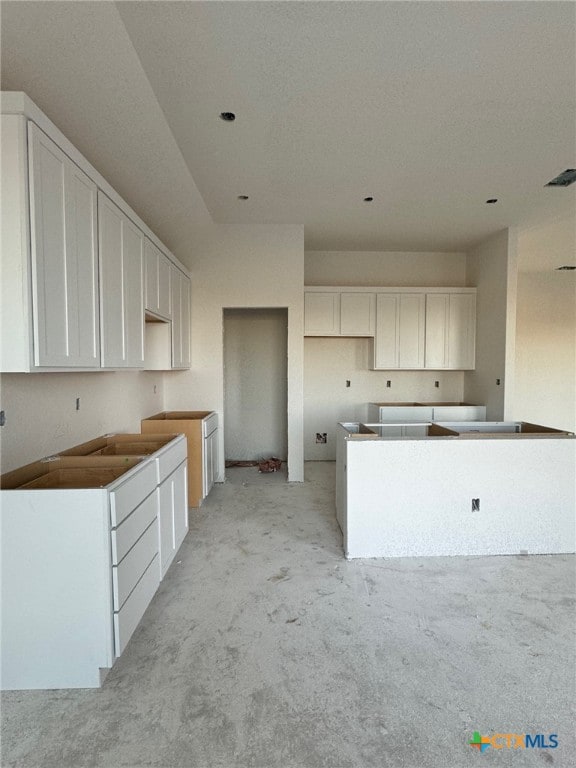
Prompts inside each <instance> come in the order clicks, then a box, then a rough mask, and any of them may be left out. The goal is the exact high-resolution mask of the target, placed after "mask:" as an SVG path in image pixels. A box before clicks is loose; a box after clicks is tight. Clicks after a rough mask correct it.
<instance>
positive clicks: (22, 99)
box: [0, 91, 190, 277]
mask: <svg viewBox="0 0 576 768" xmlns="http://www.w3.org/2000/svg"><path fill="white" fill-rule="evenodd" d="M0 98H1V113H2V114H3V115H23V116H24V117H26V118H27V119H28V120H32V122H34V123H36V125H37V126H38V127H39V128H41V129H42V130H43V131H44V133H46V134H47V135H48V136H49V137H50V138H51V139H52V141H54V142H55V143H56V144H57V145H58V146H59V148H60V149H61V150H62V152H64V154H66V155H67V156H68V157H69V159H70V160H72V162H74V163H75V164H76V165H77V166H78V167H79V168H80V169H81V170H82V171H84V173H85V174H86V175H87V176H88V178H90V179H91V180H92V181H93V182H94V183H95V184H96V186H97V187H98V188H99V189H100V190H102V192H104V194H106V195H107V196H108V197H109V198H110V200H112V202H114V203H115V204H116V205H117V206H118V208H120V210H121V211H122V212H123V213H124V214H125V215H126V216H127V217H128V218H129V219H131V221H132V222H133V223H134V224H135V225H136V226H137V227H138V228H139V229H140V230H141V231H142V232H143V233H144V234H145V235H146V237H148V238H150V240H151V241H152V242H153V243H154V244H155V245H156V246H157V247H158V248H159V249H160V250H161V251H162V253H163V254H164V255H165V256H166V257H167V258H168V259H169V260H170V261H171V262H172V263H173V264H174V266H175V267H177V268H178V269H179V270H180V271H181V272H183V273H184V274H185V275H186V276H187V277H190V271H189V270H188V269H187V268H186V267H185V266H184V264H182V262H180V261H179V260H178V259H177V258H176V256H174V254H173V253H172V252H171V251H170V250H168V248H167V247H166V246H165V245H164V243H163V242H162V241H161V240H160V239H159V238H158V237H157V236H156V235H155V234H154V232H153V231H152V230H151V229H150V227H148V226H147V224H146V223H145V222H144V221H142V219H141V218H140V217H139V216H138V214H137V213H135V211H133V210H132V208H131V207H130V206H129V205H128V203H127V202H126V201H125V200H123V199H122V198H121V197H120V195H119V194H118V193H117V192H116V190H115V189H114V188H113V187H112V186H111V185H110V184H109V183H108V182H107V181H106V179H105V178H104V177H103V176H102V175H101V174H100V173H99V172H98V171H97V170H96V168H94V166H93V165H92V164H91V163H89V162H88V160H87V159H86V158H85V157H84V155H82V154H81V153H80V152H79V150H77V149H76V147H75V146H74V145H73V144H72V142H71V141H69V139H67V138H66V136H65V135H64V134H63V133H62V131H61V130H60V129H59V128H57V126H56V125H54V123H53V122H52V121H51V120H50V118H49V117H47V116H46V115H45V114H44V112H42V110H41V109H40V108H39V107H38V106H37V105H36V104H35V103H34V102H33V101H32V99H31V98H30V97H29V96H27V95H26V94H25V93H23V92H22V91H2V92H0Z"/></svg>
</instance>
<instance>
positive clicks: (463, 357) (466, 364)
mask: <svg viewBox="0 0 576 768" xmlns="http://www.w3.org/2000/svg"><path fill="white" fill-rule="evenodd" d="M448 335H449V346H448V367H449V368H455V369H458V370H464V369H472V368H474V366H475V356H476V296H475V294H473V293H452V294H450V320H449V331H448Z"/></svg>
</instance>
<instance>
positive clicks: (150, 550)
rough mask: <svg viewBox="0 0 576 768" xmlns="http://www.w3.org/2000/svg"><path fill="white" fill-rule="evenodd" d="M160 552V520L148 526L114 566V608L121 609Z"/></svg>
mask: <svg viewBox="0 0 576 768" xmlns="http://www.w3.org/2000/svg"><path fill="white" fill-rule="evenodd" d="M157 554H158V522H157V521H156V520H154V522H153V523H152V524H151V525H149V526H148V528H147V529H146V531H145V532H144V533H143V534H142V536H141V537H140V538H139V539H138V541H137V542H136V544H134V546H133V547H132V549H131V550H130V551H129V552H128V554H127V555H126V557H125V558H124V559H123V560H122V561H121V562H120V563H119V564H118V565H115V566H113V568H112V588H113V593H114V610H115V611H119V610H120V609H121V608H122V606H123V604H124V603H125V602H126V598H127V597H128V596H129V595H130V593H131V592H132V590H133V589H134V587H135V586H136V584H137V583H138V581H139V580H140V578H141V576H142V574H143V573H144V571H145V570H146V568H147V567H148V566H149V564H150V562H151V561H152V560H153V559H154V557H155V556H156V555H157Z"/></svg>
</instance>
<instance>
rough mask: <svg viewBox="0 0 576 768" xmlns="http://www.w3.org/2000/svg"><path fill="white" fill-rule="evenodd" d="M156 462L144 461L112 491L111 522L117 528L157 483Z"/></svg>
mask: <svg viewBox="0 0 576 768" xmlns="http://www.w3.org/2000/svg"><path fill="white" fill-rule="evenodd" d="M157 484H158V483H157V481H156V462H155V461H153V460H149V461H146V462H142V466H141V469H140V471H139V472H137V473H136V474H135V475H132V476H131V477H130V478H128V480H126V481H125V482H124V483H122V484H121V485H119V486H117V487H116V488H115V489H114V490H113V491H111V492H110V518H111V519H110V523H111V525H112V528H117V527H118V526H119V525H120V523H121V522H122V520H124V519H125V518H126V517H128V515H129V514H130V512H132V510H134V509H136V507H137V506H138V505H139V504H141V503H142V502H143V501H144V499H145V498H146V496H149V495H150V494H151V493H152V491H153V490H154V488H156V485H157Z"/></svg>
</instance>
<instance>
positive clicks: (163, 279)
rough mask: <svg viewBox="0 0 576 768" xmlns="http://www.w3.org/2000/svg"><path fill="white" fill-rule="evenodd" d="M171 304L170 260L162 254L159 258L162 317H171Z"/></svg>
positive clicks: (159, 290) (159, 297) (159, 289)
mask: <svg viewBox="0 0 576 768" xmlns="http://www.w3.org/2000/svg"><path fill="white" fill-rule="evenodd" d="M170 306H171V301H170V262H169V261H168V259H167V258H165V257H164V256H163V255H162V254H160V257H159V259H158V314H159V315H162V317H170V315H171V310H170Z"/></svg>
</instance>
